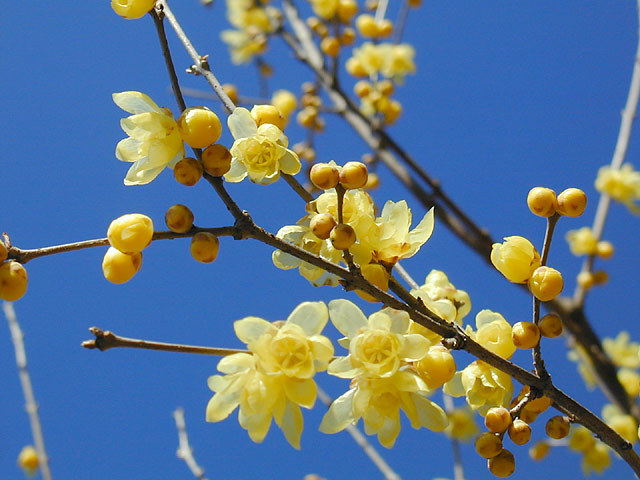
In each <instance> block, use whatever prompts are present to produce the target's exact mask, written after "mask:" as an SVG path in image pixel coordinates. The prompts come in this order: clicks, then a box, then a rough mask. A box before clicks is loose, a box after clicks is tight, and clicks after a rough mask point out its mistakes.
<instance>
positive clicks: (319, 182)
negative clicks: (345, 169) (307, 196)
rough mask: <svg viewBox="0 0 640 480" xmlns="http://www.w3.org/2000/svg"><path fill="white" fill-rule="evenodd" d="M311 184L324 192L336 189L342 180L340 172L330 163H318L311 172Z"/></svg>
mask: <svg viewBox="0 0 640 480" xmlns="http://www.w3.org/2000/svg"><path fill="white" fill-rule="evenodd" d="M309 178H310V180H311V182H312V183H313V184H314V185H315V186H316V187H318V188H320V189H322V190H328V189H330V188H333V187H335V186H336V185H337V184H338V181H339V180H340V172H339V171H338V169H337V168H336V167H334V166H333V165H329V164H328V163H316V164H315V165H314V166H313V167H311V171H310V172H309Z"/></svg>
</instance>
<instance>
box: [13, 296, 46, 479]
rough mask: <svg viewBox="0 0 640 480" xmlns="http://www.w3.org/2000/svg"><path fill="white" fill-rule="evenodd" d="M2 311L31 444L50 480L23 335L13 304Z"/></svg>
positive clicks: (44, 474) (43, 472) (44, 473)
mask: <svg viewBox="0 0 640 480" xmlns="http://www.w3.org/2000/svg"><path fill="white" fill-rule="evenodd" d="M2 309H3V310H4V316H5V317H6V318H7V322H8V323H9V330H10V331H11V340H12V341H13V347H14V349H15V351H16V365H17V366H18V375H19V377H20V383H21V384H22V393H23V395H24V400H25V410H26V411H27V414H28V415H29V422H30V424H31V434H32V436H33V443H34V445H35V448H36V452H38V462H39V467H40V471H41V472H42V478H43V479H44V480H51V478H52V477H51V470H50V469H49V457H48V456H47V450H46V449H45V447H44V435H43V434H42V425H41V424H40V416H39V415H38V408H39V407H38V403H37V402H36V397H35V394H34V393H33V386H32V385H31V376H30V375H29V369H28V368H27V353H26V350H25V348H24V335H23V333H22V330H21V329H20V324H19V323H18V318H17V316H16V312H15V310H14V308H13V303H11V302H3V303H2Z"/></svg>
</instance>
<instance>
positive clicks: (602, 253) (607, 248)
mask: <svg viewBox="0 0 640 480" xmlns="http://www.w3.org/2000/svg"><path fill="white" fill-rule="evenodd" d="M596 254H597V255H598V256H599V257H600V258H604V259H608V258H611V256H612V255H613V244H612V243H611V242H608V241H606V240H603V241H600V242H598V244H597V246H596Z"/></svg>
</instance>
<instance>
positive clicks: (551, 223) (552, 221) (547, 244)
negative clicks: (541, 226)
mask: <svg viewBox="0 0 640 480" xmlns="http://www.w3.org/2000/svg"><path fill="white" fill-rule="evenodd" d="M559 219H560V215H558V214H557V213H554V214H553V215H552V216H551V217H548V218H547V230H546V231H545V233H544V243H543V244H542V253H541V254H540V265H546V264H547V258H549V250H550V249H551V239H552V238H553V231H554V230H555V228H556V224H557V223H558V220H559Z"/></svg>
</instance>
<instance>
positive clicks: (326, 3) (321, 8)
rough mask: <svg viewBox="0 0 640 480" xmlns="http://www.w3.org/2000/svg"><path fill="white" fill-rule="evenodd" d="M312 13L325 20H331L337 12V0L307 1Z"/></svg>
mask: <svg viewBox="0 0 640 480" xmlns="http://www.w3.org/2000/svg"><path fill="white" fill-rule="evenodd" d="M309 2H310V3H311V9H312V10H313V13H315V14H316V15H318V16H319V17H322V18H324V19H325V20H330V19H332V18H333V17H334V16H335V15H336V12H337V11H338V3H339V1H338V0H309Z"/></svg>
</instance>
